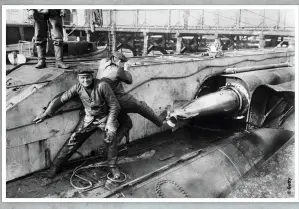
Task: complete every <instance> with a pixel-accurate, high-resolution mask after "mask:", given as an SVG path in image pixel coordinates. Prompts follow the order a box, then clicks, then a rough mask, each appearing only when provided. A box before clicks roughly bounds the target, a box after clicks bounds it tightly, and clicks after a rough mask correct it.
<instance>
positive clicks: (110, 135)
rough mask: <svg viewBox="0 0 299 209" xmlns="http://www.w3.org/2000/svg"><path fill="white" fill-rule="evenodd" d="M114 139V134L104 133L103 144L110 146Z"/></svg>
mask: <svg viewBox="0 0 299 209" xmlns="http://www.w3.org/2000/svg"><path fill="white" fill-rule="evenodd" d="M114 137H115V132H109V131H106V137H105V138H104V142H106V143H107V144H110V143H111V142H112V140H113V138H114Z"/></svg>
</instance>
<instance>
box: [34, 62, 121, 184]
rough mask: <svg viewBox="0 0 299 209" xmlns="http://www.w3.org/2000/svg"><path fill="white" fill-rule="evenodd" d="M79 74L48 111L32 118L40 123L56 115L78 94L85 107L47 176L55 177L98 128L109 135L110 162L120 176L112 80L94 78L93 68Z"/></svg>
mask: <svg viewBox="0 0 299 209" xmlns="http://www.w3.org/2000/svg"><path fill="white" fill-rule="evenodd" d="M77 74H78V81H79V82H78V83H76V84H74V85H73V86H72V87H71V88H70V89H69V90H67V91H65V92H64V93H63V94H62V95H60V96H56V97H55V98H54V99H53V100H52V101H51V102H50V104H49V106H48V107H47V109H46V111H45V112H44V113H43V114H41V115H40V116H38V117H36V118H35V119H34V120H33V121H34V122H35V123H40V122H42V121H43V120H44V119H46V118H47V117H51V116H53V115H54V113H55V111H56V110H58V108H59V107H61V106H62V105H63V104H65V103H66V102H67V101H69V100H71V99H72V98H74V97H76V96H79V97H80V99H81V101H82V103H83V106H84V109H85V115H84V117H82V118H81V119H80V122H79V123H78V125H77V127H76V129H75V131H74V132H73V134H72V135H71V137H70V138H69V139H68V140H67V141H66V142H65V144H64V145H63V146H62V148H61V149H60V150H59V152H58V153H57V155H56V157H55V159H54V160H53V162H52V165H51V168H50V170H49V173H48V177H49V178H53V177H54V176H55V174H56V173H57V172H58V171H59V169H60V168H61V166H62V165H63V164H64V163H66V162H67V161H68V159H69V158H70V157H71V156H72V155H73V154H74V152H75V151H76V150H77V149H78V148H79V147H80V146H81V145H82V144H83V143H84V141H85V140H86V139H87V138H88V137H89V136H91V135H92V134H93V133H94V132H95V131H96V130H97V129H101V130H102V131H104V132H105V133H106V136H107V137H106V138H105V139H104V141H105V144H106V145H107V146H108V166H109V167H110V169H111V172H112V174H113V176H114V178H116V179H117V178H119V177H120V171H119V168H118V166H117V143H118V142H117V138H119V133H118V132H117V129H118V126H119V123H118V121H117V117H118V114H119V112H120V105H119V103H118V101H117V99H116V97H115V95H114V93H113V91H112V89H111V88H110V86H109V84H107V83H106V82H104V81H100V80H98V79H94V78H93V70H90V69H86V68H85V69H80V70H79V71H78V72H77Z"/></svg>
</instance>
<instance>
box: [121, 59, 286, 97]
mask: <svg viewBox="0 0 299 209" xmlns="http://www.w3.org/2000/svg"><path fill="white" fill-rule="evenodd" d="M282 57H285V56H275V57H266V58H264V59H260V60H254V59H245V60H242V61H238V62H235V63H232V64H228V65H206V66H203V67H201V68H199V69H198V70H197V71H195V72H194V73H191V74H189V75H185V76H177V77H166V76H161V77H154V78H150V79H147V80H145V81H143V82H141V83H139V84H137V85H136V86H134V87H133V88H131V89H130V90H128V91H126V92H125V93H130V92H132V91H134V90H135V89H137V88H138V87H140V86H142V85H144V84H145V83H148V82H149V81H154V80H177V79H183V78H188V77H191V76H193V75H195V74H197V73H199V72H200V71H202V70H204V69H207V68H215V67H228V66H232V65H236V64H239V63H242V62H260V61H264V60H267V59H275V58H282Z"/></svg>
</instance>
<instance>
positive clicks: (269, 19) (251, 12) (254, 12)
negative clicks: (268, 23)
mask: <svg viewBox="0 0 299 209" xmlns="http://www.w3.org/2000/svg"><path fill="white" fill-rule="evenodd" d="M244 10H245V11H248V12H251V13H253V14H256V15H258V16H261V17H264V18H266V19H269V20H272V21H274V22H277V20H273V19H271V18H269V17H267V16H266V15H265V16H263V15H260V14H258V13H255V12H253V11H251V10H249V9H244ZM285 26H286V27H290V28H292V27H291V26H289V25H285Z"/></svg>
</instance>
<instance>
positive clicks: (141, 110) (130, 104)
mask: <svg viewBox="0 0 299 209" xmlns="http://www.w3.org/2000/svg"><path fill="white" fill-rule="evenodd" d="M115 96H116V98H117V100H118V102H119V104H120V106H121V111H123V112H125V113H138V114H139V115H141V116H143V117H145V118H146V119H148V120H150V121H151V122H153V123H154V124H155V125H156V126H158V127H161V126H162V125H163V120H162V119H160V117H159V116H158V115H156V114H155V112H154V111H153V109H152V108H151V107H149V106H148V105H147V104H146V103H145V102H143V101H139V100H137V99H136V98H135V97H134V96H132V95H131V94H121V95H115Z"/></svg>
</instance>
